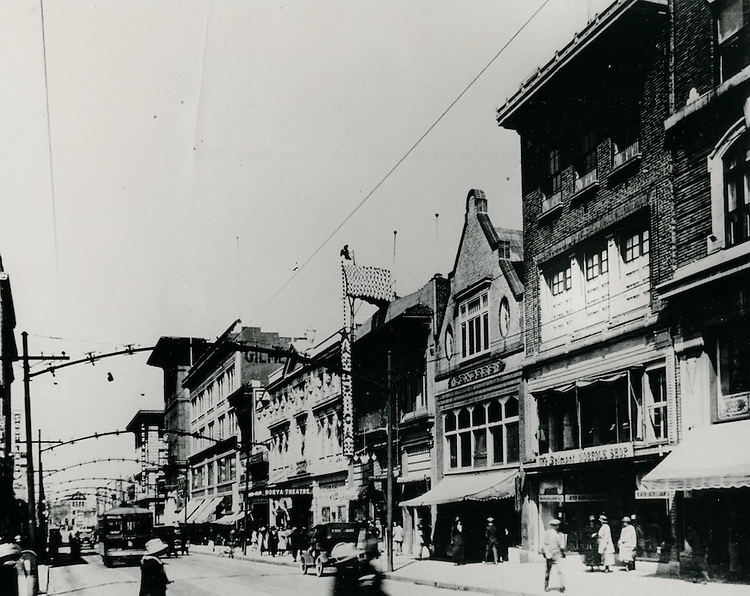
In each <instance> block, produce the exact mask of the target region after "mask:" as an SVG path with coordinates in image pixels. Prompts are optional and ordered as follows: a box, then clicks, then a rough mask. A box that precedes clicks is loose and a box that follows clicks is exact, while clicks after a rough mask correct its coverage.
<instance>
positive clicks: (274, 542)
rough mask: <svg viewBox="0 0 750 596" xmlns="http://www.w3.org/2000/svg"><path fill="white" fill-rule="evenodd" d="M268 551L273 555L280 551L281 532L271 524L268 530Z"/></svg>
mask: <svg viewBox="0 0 750 596" xmlns="http://www.w3.org/2000/svg"><path fill="white" fill-rule="evenodd" d="M268 552H269V554H270V555H271V556H272V557H275V556H276V553H278V552H279V532H278V530H277V529H276V526H271V528H270V529H269V530H268Z"/></svg>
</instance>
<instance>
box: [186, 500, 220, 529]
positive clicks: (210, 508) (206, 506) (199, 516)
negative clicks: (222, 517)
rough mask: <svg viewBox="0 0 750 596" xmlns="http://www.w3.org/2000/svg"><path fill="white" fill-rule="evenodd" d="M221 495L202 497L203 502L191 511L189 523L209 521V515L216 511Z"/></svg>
mask: <svg viewBox="0 0 750 596" xmlns="http://www.w3.org/2000/svg"><path fill="white" fill-rule="evenodd" d="M222 499H223V497H210V498H208V499H204V500H203V503H201V505H200V506H199V507H198V509H196V510H195V511H194V512H193V515H192V516H190V517H189V518H188V520H187V521H188V523H189V524H205V523H206V522H208V521H210V519H209V518H210V517H211V516H212V515H213V514H214V513H216V508H217V507H218V506H219V503H220V502H221V500H222Z"/></svg>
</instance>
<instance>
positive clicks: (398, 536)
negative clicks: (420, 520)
mask: <svg viewBox="0 0 750 596" xmlns="http://www.w3.org/2000/svg"><path fill="white" fill-rule="evenodd" d="M393 550H394V552H395V553H396V554H397V555H400V554H401V553H402V552H403V551H404V529H403V528H402V527H401V524H400V523H398V522H397V521H395V522H393Z"/></svg>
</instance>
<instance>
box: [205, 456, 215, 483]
mask: <svg viewBox="0 0 750 596" xmlns="http://www.w3.org/2000/svg"><path fill="white" fill-rule="evenodd" d="M213 484H214V462H212V461H210V462H208V464H207V465H206V486H213Z"/></svg>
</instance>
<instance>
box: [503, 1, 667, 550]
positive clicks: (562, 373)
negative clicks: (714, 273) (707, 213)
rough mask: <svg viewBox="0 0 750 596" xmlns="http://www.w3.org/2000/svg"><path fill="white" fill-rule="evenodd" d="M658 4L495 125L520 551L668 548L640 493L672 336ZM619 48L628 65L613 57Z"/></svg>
mask: <svg viewBox="0 0 750 596" xmlns="http://www.w3.org/2000/svg"><path fill="white" fill-rule="evenodd" d="M667 11H668V2H667V1H666V0H620V1H618V2H614V3H612V4H611V5H610V6H609V7H608V8H607V9H606V10H605V11H604V12H602V13H601V14H599V15H597V16H596V17H595V18H594V19H593V20H592V21H591V22H590V23H589V24H588V25H587V26H586V28H585V29H584V30H582V31H581V32H580V33H579V34H577V35H576V36H575V38H574V39H573V40H572V41H571V42H570V43H569V44H568V45H567V46H565V47H564V48H562V49H561V50H560V51H558V52H557V53H556V54H555V56H554V57H553V58H552V59H551V60H550V61H549V62H548V63H547V64H545V65H543V66H542V67H540V68H539V69H538V70H537V71H536V73H535V74H534V75H532V77H531V78H529V79H528V80H527V81H525V82H524V83H523V84H522V86H521V88H520V89H519V90H518V91H517V92H516V93H515V95H513V96H512V97H511V98H510V99H508V100H506V102H505V104H504V105H503V106H502V107H500V108H499V109H498V113H497V120H498V123H499V124H500V126H502V127H504V128H508V129H511V130H515V131H517V132H518V134H519V136H520V142H521V167H522V195H523V240H524V255H525V261H526V277H525V307H524V310H525V317H524V318H525V334H526V335H525V338H526V353H525V362H524V383H525V392H524V400H525V402H524V405H523V407H522V411H523V413H524V430H523V434H524V437H523V441H522V443H523V444H525V445H527V449H526V452H525V453H524V462H523V469H524V504H523V546H524V548H526V549H528V550H530V551H533V552H538V550H539V546H540V538H541V535H542V531H543V529H544V526H545V524H546V522H547V521H548V520H549V519H550V518H558V519H560V520H561V521H562V522H563V529H564V531H565V532H566V533H567V536H568V546H569V548H571V549H573V550H576V549H582V548H584V546H585V541H586V536H587V534H588V531H587V530H586V527H587V523H588V520H589V517H590V516H592V515H593V516H597V517H598V516H599V515H602V514H604V515H607V516H608V517H609V519H610V520H612V528H613V535H614V538H615V542H616V541H617V536H618V535H619V529H620V525H621V524H620V522H619V520H620V519H621V518H622V517H623V516H625V515H633V514H635V515H636V519H637V520H638V521H637V526H638V528H639V530H640V533H641V538H640V540H641V544H640V552H641V556H645V557H656V556H658V555H659V553H660V552H661V549H662V548H663V547H664V545H666V544H670V543H671V542H672V540H673V535H674V528H673V519H672V518H671V513H672V511H673V510H672V509H671V506H672V503H671V499H670V495H669V494H668V493H659V492H653V493H648V492H641V491H639V485H640V481H641V479H642V478H643V476H644V475H645V474H647V473H648V472H649V471H651V469H652V468H653V467H654V466H655V465H656V464H657V462H658V461H659V460H660V459H661V458H662V457H663V455H664V454H665V453H667V452H669V450H670V449H671V448H672V446H673V445H674V444H675V443H676V441H677V438H678V437H677V429H676V426H677V425H676V420H677V418H676V416H677V411H678V410H677V394H676V371H675V358H674V349H673V345H672V338H671V333H670V326H669V324H668V322H667V320H666V314H665V312H664V302H663V301H662V300H661V298H660V296H659V294H658V292H657V291H656V288H657V287H658V286H659V285H660V284H661V283H663V282H664V281H666V280H667V279H668V278H669V277H670V275H671V271H672V268H673V263H674V261H673V252H672V233H673V226H674V222H675V215H674V203H673V197H672V186H671V174H672V170H671V160H670V155H669V152H668V151H667V149H666V146H665V131H664V121H665V120H666V118H667V117H668V115H669V83H670V77H669V72H670V68H671V66H672V63H671V58H672V57H671V55H670V32H669V27H668V25H669V18H668V14H667ZM623 47H627V48H628V51H627V52H624V51H622V49H623Z"/></svg>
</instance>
